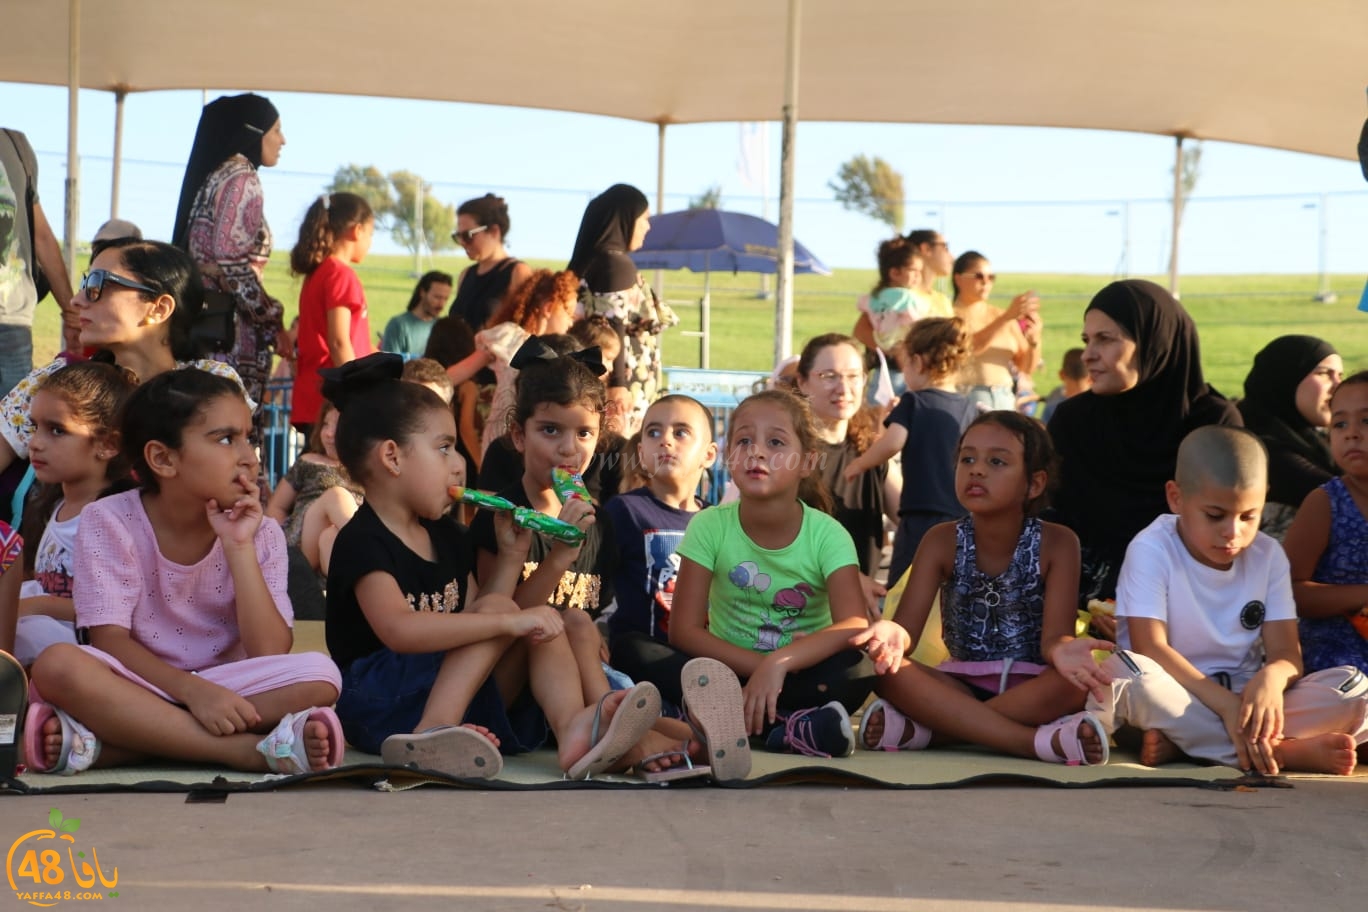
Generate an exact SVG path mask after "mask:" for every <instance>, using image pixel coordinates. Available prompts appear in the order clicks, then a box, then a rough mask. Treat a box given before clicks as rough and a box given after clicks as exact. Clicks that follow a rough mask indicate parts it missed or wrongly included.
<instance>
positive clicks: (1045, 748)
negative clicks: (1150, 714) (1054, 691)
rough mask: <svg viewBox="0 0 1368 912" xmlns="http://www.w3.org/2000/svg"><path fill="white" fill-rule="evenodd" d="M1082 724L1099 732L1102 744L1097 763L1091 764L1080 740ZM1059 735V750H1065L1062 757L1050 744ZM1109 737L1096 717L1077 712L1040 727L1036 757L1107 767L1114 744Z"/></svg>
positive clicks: (1052, 760) (1036, 736)
mask: <svg viewBox="0 0 1368 912" xmlns="http://www.w3.org/2000/svg"><path fill="white" fill-rule="evenodd" d="M1080 725H1089V726H1091V727H1092V730H1093V731H1095V732H1097V740H1098V741H1100V742H1101V744H1102V759H1101V760H1099V761H1098V762H1097V763H1089V762H1088V754H1087V751H1086V750H1085V749H1084V747H1083V739H1082V738H1080V737H1078V727H1079V726H1080ZM1056 732H1057V733H1058V734H1059V747H1060V749H1061V750H1063V751H1064V756H1063V757H1062V758H1061V757H1060V756H1059V755H1058V754H1056V753H1055V749H1054V746H1053V745H1052V743H1051V742H1053V741H1054V736H1055V733H1056ZM1110 737H1111V736H1110V735H1108V734H1107V730H1106V729H1105V728H1103V727H1102V723H1101V722H1099V721H1098V720H1097V717H1096V716H1094V715H1093V714H1092V713H1090V712H1077V713H1073V714H1072V715H1068V716H1064V717H1063V718H1060V719H1056V720H1054V721H1053V722H1050V723H1047V724H1045V725H1042V726H1040V727H1039V728H1037V729H1036V733H1035V752H1036V756H1037V757H1039V758H1040V759H1041V760H1044V761H1045V762H1046V763H1064V764H1067V765H1069V766H1106V765H1107V761H1108V760H1109V759H1111V745H1110V744H1109V743H1108V741H1109V740H1110Z"/></svg>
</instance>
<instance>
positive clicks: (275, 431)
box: [258, 379, 308, 488]
mask: <svg viewBox="0 0 1368 912" xmlns="http://www.w3.org/2000/svg"><path fill="white" fill-rule="evenodd" d="M293 395H294V380H293V379H285V380H272V381H270V382H269V383H267V384H266V395H265V397H264V401H263V402H262V403H261V410H262V411H263V412H265V413H266V423H265V426H264V430H263V436H262V440H261V446H260V448H259V450H258V455H259V456H260V458H261V470H262V471H263V472H264V473H265V474H266V481H267V482H268V483H269V484H270V485H271V487H272V488H275V486H276V485H277V484H278V483H279V482H280V479H281V478H283V477H285V473H286V472H288V471H289V470H290V466H292V465H294V461H295V460H296V459H298V458H299V454H300V453H302V452H304V447H305V446H307V445H308V441H307V440H305V439H304V435H303V434H301V433H299V431H296V430H295V429H294V427H293V425H291V424H290V401H291V399H292V398H293Z"/></svg>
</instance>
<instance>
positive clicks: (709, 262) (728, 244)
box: [631, 209, 831, 367]
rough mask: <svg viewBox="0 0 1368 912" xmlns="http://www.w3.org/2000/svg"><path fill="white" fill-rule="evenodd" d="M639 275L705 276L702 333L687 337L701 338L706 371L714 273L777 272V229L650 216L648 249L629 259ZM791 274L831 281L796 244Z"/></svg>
mask: <svg viewBox="0 0 1368 912" xmlns="http://www.w3.org/2000/svg"><path fill="white" fill-rule="evenodd" d="M631 257H632V261H633V262H634V263H636V266H637V269H688V270H690V271H692V272H701V273H703V300H702V302H701V308H700V309H701V314H700V316H701V318H702V324H703V325H702V329H701V331H700V332H698V333H692V332H686V333H685V335H699V336H702V337H703V340H704V344H703V351H702V357H701V362H702V366H703V367H707V366H708V344H707V339H708V333H709V332H710V325H711V323H712V317H711V313H712V307H711V305H712V273H713V271H714V270H715V271H717V272H731V273H737V272H758V273H766V274H770V275H773V274H774V273H777V272H778V271H779V226H778V225H775V224H773V223H771V222H767V221H765V220H764V219H762V218H757V217H756V216H753V215H746V214H745V213H743V212H724V211H722V210H721V209H685V210H684V211H682V212H667V213H665V214H663V215H657V216H652V218H651V230H650V232H649V233H648V234H647V235H646V243H645V244H643V245H642V247H641V249H640V250H637V251H635V252H634V253H632V254H631ZM793 271H794V272H795V273H801V272H807V273H816V274H817V275H831V270H830V269H828V268H827V267H826V266H825V265H824V264H823V263H822V261H821V260H819V259H817V257H815V256H813V255H812V252H811V251H809V250H808V249H807V248H806V247H804V246H803V245H802V244H800V243H798V241H797V239H794V242H793Z"/></svg>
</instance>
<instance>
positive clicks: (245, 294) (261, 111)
mask: <svg viewBox="0 0 1368 912" xmlns="http://www.w3.org/2000/svg"><path fill="white" fill-rule="evenodd" d="M284 145H285V135H284V134H283V133H282V132H281V129H280V115H279V113H277V111H276V109H275V106H274V105H272V104H271V102H270V101H268V100H267V99H265V98H263V97H262V96H260V95H252V94H246V95H233V96H224V97H222V98H219V99H217V100H216V101H214V102H212V103H211V104H208V105H206V106H205V108H204V111H203V112H202V113H201V114H200V121H199V128H198V129H197V130H196V132H195V143H194V146H192V147H191V150H190V160H189V162H188V163H187V164H186V168H185V179H184V181H183V182H182V184H181V195H180V205H179V207H178V208H177V210H176V227H175V232H174V234H173V235H172V243H174V244H175V245H176V246H177V247H179V248H181V249H182V250H184V251H186V252H188V253H189V254H190V256H191V258H192V259H193V260H194V261H195V264H196V265H197V266H198V267H199V270H200V273H201V276H202V277H203V280H204V287H205V290H206V291H208V292H210V293H211V294H212V293H213V292H220V293H223V294H227V295H230V296H231V298H232V304H233V308H234V310H235V312H236V320H237V337H236V339H235V340H234V342H233V347H232V350H231V352H228V353H227V355H226V360H227V362H228V363H229V364H231V365H232V366H233V367H234V369H236V370H237V372H238V375H239V376H240V377H241V378H242V381H243V383H244V384H245V385H246V387H247V394H248V396H250V397H251V398H252V399H253V400H255V401H257V402H260V401H261V400H262V397H263V396H264V394H265V390H266V382H267V380H268V379H269V378H270V376H271V359H272V356H273V355H274V353H275V351H276V349H277V348H280V349H281V350H287V349H285V348H284V346H283V344H278V343H279V342H280V339H281V337H282V335H283V333H284V331H285V327H284V324H283V322H282V319H281V318H282V315H283V313H284V308H283V307H282V305H281V303H280V302H279V301H277V300H276V299H275V298H273V297H271V295H269V294H267V292H266V289H265V288H264V287H263V286H262V282H261V274H262V270H263V269H264V268H265V267H266V261H267V260H268V259H269V258H270V256H271V229H270V227H269V226H268V225H267V224H266V217H265V213H264V212H263V208H262V193H261V180H260V178H259V177H258V176H257V169H258V168H261V167H267V168H269V167H272V166H274V165H275V164H276V163H277V162H279V161H280V150H281V147H282V146H284ZM264 420H265V415H264V413H263V412H261V411H258V412H257V414H256V416H255V423H256V429H257V435H258V439H260V438H261V432H262V429H263V422H264Z"/></svg>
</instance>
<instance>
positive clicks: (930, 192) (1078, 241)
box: [0, 83, 1368, 275]
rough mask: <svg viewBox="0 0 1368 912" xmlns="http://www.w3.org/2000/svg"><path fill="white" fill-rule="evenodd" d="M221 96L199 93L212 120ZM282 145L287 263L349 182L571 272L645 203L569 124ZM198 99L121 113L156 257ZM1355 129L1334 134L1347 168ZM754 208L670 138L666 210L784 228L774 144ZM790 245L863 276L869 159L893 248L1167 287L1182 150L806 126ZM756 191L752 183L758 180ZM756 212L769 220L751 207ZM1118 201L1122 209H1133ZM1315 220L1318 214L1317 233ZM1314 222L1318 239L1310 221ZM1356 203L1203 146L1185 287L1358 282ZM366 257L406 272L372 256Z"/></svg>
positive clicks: (342, 128)
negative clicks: (313, 207)
mask: <svg viewBox="0 0 1368 912" xmlns="http://www.w3.org/2000/svg"><path fill="white" fill-rule="evenodd" d="M233 91H234V90H232V89H215V90H210V91H209V93H208V97H209V98H210V99H213V98H215V97H217V96H219V95H221V94H232V93H233ZM269 97H270V98H271V100H272V101H273V102H274V103H275V105H276V107H277V108H278V109H279V110H280V112H281V120H282V126H283V129H284V132H285V136H286V140H287V145H286V147H285V149H284V152H283V155H282V158H281V162H280V164H279V165H278V166H277V167H275V168H269V169H263V170H262V184H263V187H264V190H265V197H266V215H267V220H268V222H269V223H270V225H271V226H272V229H273V231H274V233H275V245H276V248H277V249H280V250H284V249H288V248H289V247H290V246H291V245H292V244H293V243H294V240H295V238H296V237H297V233H298V225H299V220H300V218H301V216H302V215H303V213H304V210H305V209H306V208H307V206H308V204H309V202H310V201H311V200H312V199H313V198H314V197H315V196H317V195H318V194H319V193H320V192H321V191H322V190H323V189H324V188H325V187H326V185H327V184H328V182H329V181H330V179H331V177H332V174H333V173H334V171H335V170H336V169H337V168H338V167H340V166H342V165H346V164H349V163H356V164H361V165H372V164H373V165H376V166H378V167H379V168H380V169H381V170H383V171H391V170H399V169H407V170H410V171H414V172H417V173H419V174H421V175H422V176H423V177H424V178H425V179H426V180H427V181H429V182H430V183H431V184H432V185H433V189H434V193H435V195H436V196H437V197H438V198H439V199H440V200H442V201H443V202H450V203H460V202H461V201H462V200H465V199H469V198H471V197H475V196H480V195H482V194H484V193H485V192H487V191H491V192H495V193H498V194H500V195H502V196H503V197H505V199H506V200H507V201H508V204H509V210H510V214H511V219H512V230H511V231H510V233H509V239H508V240H509V248H510V250H511V251H512V252H513V253H514V254H515V255H517V256H522V257H531V258H546V259H553V260H554V259H562V258H565V259H568V257H569V253H570V249H571V247H572V246H573V243H574V237H575V231H576V229H577V227H578V225H579V218H580V215H581V213H582V212H583V208H584V205H585V203H586V202H588V200H589V199H590V198H591V197H593V196H594V195H595V194H597V193H598V192H600V191H602V190H603V189H604V188H606V187H608V186H609V185H611V184H613V183H618V182H626V183H631V184H635V185H636V186H638V187H640V188H641V189H642V190H643V191H644V192H645V193H646V194H647V196H648V197H649V198H650V199H651V201H652V206H653V209H654V206H655V199H656V158H657V131H656V127H655V126H654V125H650V124H639V123H635V122H632V121H624V120H618V119H615V118H607V117H597V116H591V115H582V114H567V113H560V112H550V111H537V110H530V109H522V108H498V107H492V106H486V105H470V104H459V103H452V102H430V101H413V100H403V99H376V98H355V97H344V96H329V95H300V94H292V93H269ZM203 99H204V96H203V95H202V93H200V92H151V93H140V94H135V95H131V96H129V98H128V100H127V102H126V106H125V117H124V150H123V155H124V165H123V180H122V189H121V193H120V211H119V214H120V216H121V217H124V218H129V219H132V220H133V221H135V222H137V223H138V224H139V225H140V226H142V228H143V230H144V232H145V233H146V234H147V235H148V236H150V237H162V238H165V237H167V236H169V234H170V229H171V222H172V219H173V218H174V215H175V208H176V200H177V196H178V194H179V190H180V182H181V177H182V174H183V172H184V167H185V159H186V157H187V155H188V153H189V149H190V143H191V140H192V139H193V137H194V132H195V125H196V123H197V121H198V117H199V109H200V107H201V105H202V104H203ZM79 104H80V118H81V120H80V130H79V153H80V187H81V203H80V219H79V225H80V232H79V234H80V237H81V238H89V237H90V236H91V235H92V234H93V233H94V231H95V229H96V228H97V227H98V226H99V224H100V223H101V222H102V221H104V219H105V218H107V217H108V216H109V213H110V178H111V156H112V151H113V133H114V101H113V96H112V95H111V94H109V93H106V92H97V91H82V92H81V94H80V99H79ZM66 116H67V92H66V89H65V88H60V87H51V86H30V85H21V84H16V83H0V124H3V125H5V126H8V127H11V128H15V129H19V130H22V131H23V132H25V133H26V134H27V135H28V137H29V141H30V143H31V144H32V145H33V147H34V148H35V150H36V151H37V152H38V157H39V169H40V194H41V198H42V200H43V204H44V208H45V209H46V211H47V213H48V217H49V219H50V220H52V221H53V223H54V225H56V226H58V232H59V236H60V225H61V222H62V212H63V182H64V179H65V170H66V144H67V137H66ZM1359 126H1360V124H1358V123H1354V124H1346V125H1345V131H1344V132H1345V149H1346V154H1352V150H1353V148H1354V145H1355V143H1356V141H1357V137H1358V130H1359ZM767 132H768V137H769V143H768V145H769V155H768V156H766V157H765V159H766V162H767V171H768V174H767V180H766V181H765V183H764V186H765V187H766V188H768V192H767V193H765V194H762V190H761V188H760V186H758V185H756V184H754V183H752V184H748V183H747V182H746V180H745V178H744V176H743V174H742V168H741V142H740V139H741V126H740V125H738V124H735V123H721V124H699V125H683V126H675V127H671V128H669V130H668V131H667V134H666V151H665V157H666V161H665V189H666V202H665V207H664V208H665V210H666V211H669V210H674V209H681V208H684V207H685V206H686V205H687V203H688V200H689V198H690V197H692V196H697V195H699V194H701V193H702V192H703V191H704V190H706V189H707V188H709V187H711V186H714V185H717V186H720V187H721V190H722V205H723V208H726V209H736V210H740V211H744V212H750V213H753V214H756V215H761V214H764V213H765V212H767V213H768V216H769V218H770V219H771V220H772V221H777V219H778V203H777V196H778V186H779V151H778V150H779V125H778V124H777V123H775V124H770V125H769V126H768V130H767ZM796 149H797V166H796V170H795V187H796V194H795V195H796V199H797V204H796V208H795V223H794V224H795V235H796V237H797V238H798V239H799V240H800V241H802V242H803V243H804V244H805V245H806V246H807V247H808V248H809V249H810V250H812V252H813V253H815V254H816V255H817V256H818V257H819V258H821V259H822V260H823V261H824V262H825V263H826V264H827V265H828V266H832V267H866V268H872V267H873V265H874V253H875V250H876V248H877V246H878V244H879V242H880V241H881V240H882V239H884V238H885V237H888V236H891V234H892V232H891V231H890V229H889V228H888V227H887V226H886V225H882V224H880V223H878V222H875V221H874V220H872V219H871V218H869V217H868V216H865V215H861V214H857V213H851V212H847V211H845V210H844V209H842V208H841V207H840V206H839V205H838V204H837V203H836V202H835V201H834V199H833V194H832V191H831V189H830V188H829V186H828V183H829V181H831V180H832V178H833V177H834V175H835V174H836V172H837V169H838V168H839V166H840V165H841V163H842V162H843V161H845V160H847V159H849V158H850V157H851V156H853V155H857V154H866V155H870V156H879V157H881V158H884V159H885V160H887V161H888V162H889V163H890V164H892V165H893V167H895V168H896V169H898V170H899V171H900V172H901V173H902V174H903V179H904V187H905V191H906V195H907V197H908V199H909V203H908V205H907V210H906V224H905V226H904V230H908V229H911V228H916V227H931V228H937V229H939V230H941V231H943V232H944V233H945V235H946V237H947V239H948V240H949V242H950V245H951V248H952V250H954V251H955V252H957V253H958V252H960V251H963V250H965V249H968V248H973V249H976V250H979V251H981V252H982V253H984V254H985V255H986V256H988V257H989V258H990V259H991V260H992V261H993V266H994V268H995V269H998V270H1002V271H1006V272H1072V273H1092V274H1099V275H1116V274H1120V273H1122V272H1126V273H1129V274H1150V273H1159V272H1164V271H1166V270H1167V264H1168V252H1169V235H1170V227H1169V226H1170V210H1169V205H1168V198H1169V195H1170V193H1171V191H1172V181H1173V178H1172V171H1171V169H1172V166H1173V155H1174V143H1173V140H1172V139H1171V138H1169V137H1160V136H1148V135H1142V134H1132V133H1113V132H1104V131H1089V130H1064V129H1049V128H1024V127H982V126H944V125H915V124H906V125H903V124H838V123H805V122H800V123H799V125H798V131H797V146H796ZM755 170H759V168H758V166H757V167H756V169H755ZM766 196H767V197H768V199H767V200H766V199H765V198H764V197H766ZM1128 201H1129V202H1128ZM1322 205H1324V206H1325V210H1324V213H1322ZM1323 216H1324V217H1323ZM1365 238H1368V185H1365V183H1364V180H1363V175H1362V174H1361V173H1360V170H1359V167H1358V163H1357V162H1356V161H1351V160H1348V159H1330V158H1324V157H1321V156H1312V155H1303V154H1298V153H1291V152H1282V151H1277V150H1270V149H1260V148H1255V147H1250V146H1240V145H1235V144H1230V143H1213V142H1208V143H1205V144H1204V149H1203V157H1202V163H1201V176H1200V178H1199V181H1198V185H1197V189H1196V193H1195V195H1194V197H1193V199H1192V201H1191V202H1190V203H1189V206H1188V210H1187V213H1186V215H1185V218H1184V222H1183V230H1182V247H1181V262H1182V268H1183V271H1184V272H1185V273H1188V274H1198V273H1208V274H1209V273H1315V272H1317V271H1318V270H1319V269H1320V268H1321V266H1322V263H1323V264H1324V265H1325V267H1326V268H1327V269H1328V271H1330V272H1332V273H1353V274H1361V273H1368V243H1365ZM375 250H376V251H377V252H383V253H396V252H400V251H399V248H397V247H396V246H395V245H394V244H393V243H392V242H389V241H388V240H387V239H385V238H382V237H379V236H377V243H376V247H375Z"/></svg>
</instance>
